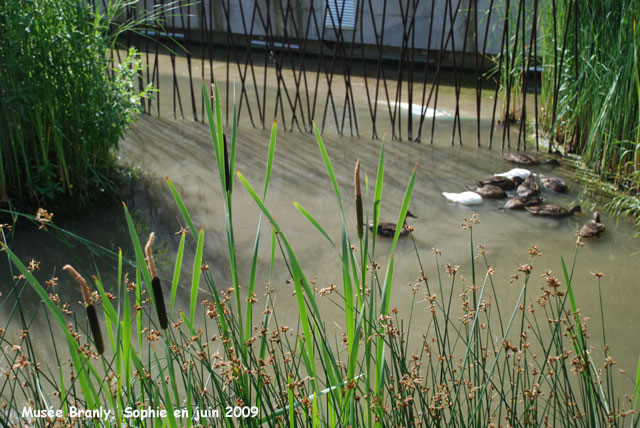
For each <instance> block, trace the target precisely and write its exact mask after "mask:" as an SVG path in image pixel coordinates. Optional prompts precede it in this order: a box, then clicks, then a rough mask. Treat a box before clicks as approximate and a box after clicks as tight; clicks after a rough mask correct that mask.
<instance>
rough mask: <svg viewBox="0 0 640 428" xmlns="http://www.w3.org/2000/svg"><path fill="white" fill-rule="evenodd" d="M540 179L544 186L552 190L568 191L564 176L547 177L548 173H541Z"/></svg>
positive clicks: (558, 191) (557, 191)
mask: <svg viewBox="0 0 640 428" xmlns="http://www.w3.org/2000/svg"><path fill="white" fill-rule="evenodd" d="M540 181H541V182H542V185H543V186H544V188H545V189H547V190H548V191H550V192H556V193H564V192H566V191H567V182H566V181H564V180H563V179H562V178H557V177H547V176H546V175H543V174H540Z"/></svg>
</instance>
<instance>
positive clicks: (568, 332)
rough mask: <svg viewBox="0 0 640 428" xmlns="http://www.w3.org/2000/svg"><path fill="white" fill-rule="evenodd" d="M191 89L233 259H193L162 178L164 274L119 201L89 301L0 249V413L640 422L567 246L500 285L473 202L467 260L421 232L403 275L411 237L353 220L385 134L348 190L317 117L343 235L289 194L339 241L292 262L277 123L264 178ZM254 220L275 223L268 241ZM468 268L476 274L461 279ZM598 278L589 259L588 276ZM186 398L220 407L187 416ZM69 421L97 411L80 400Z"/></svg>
mask: <svg viewBox="0 0 640 428" xmlns="http://www.w3.org/2000/svg"><path fill="white" fill-rule="evenodd" d="M203 90H204V92H205V95H206V96H205V99H206V100H207V101H206V107H207V113H208V122H209V124H210V130H211V140H212V149H213V153H214V156H215V158H214V161H215V163H216V165H217V172H218V177H219V184H218V185H219V186H220V187H221V189H222V190H223V191H222V192H221V193H222V201H214V203H222V204H223V205H224V209H225V214H226V215H225V223H224V224H221V225H219V226H218V227H219V228H221V229H224V230H225V232H226V233H225V235H226V241H227V249H228V252H227V257H228V259H227V260H228V264H226V263H225V264H224V265H222V264H221V263H220V260H205V257H204V247H205V245H206V240H205V237H206V236H207V232H205V230H204V228H201V227H198V225H196V224H195V223H194V221H193V219H192V218H191V216H190V214H189V211H188V207H186V206H185V205H184V204H183V202H182V200H181V198H180V195H179V193H178V191H177V190H176V187H175V186H174V184H173V182H172V181H171V180H170V179H167V185H168V191H169V192H171V193H172V195H173V196H174V198H175V201H176V204H177V206H178V209H179V211H180V212H181V214H182V221H183V224H184V227H185V228H184V230H183V231H182V232H181V233H180V235H179V245H178V250H177V255H176V259H175V264H174V271H173V275H172V276H171V280H170V281H162V282H161V281H160V279H158V277H157V274H156V272H155V270H156V269H155V266H154V262H153V261H152V260H153V254H154V245H153V240H152V239H150V241H148V242H147V245H144V242H141V241H140V239H139V237H138V233H137V231H136V228H135V225H134V222H133V221H132V218H131V216H130V214H129V211H128V209H127V207H124V218H125V220H124V221H126V224H127V227H128V228H129V231H130V235H131V241H132V246H133V249H134V256H133V257H132V258H133V260H130V261H129V260H125V259H124V258H123V255H122V253H118V255H117V257H118V263H117V264H116V269H117V275H116V277H117V278H118V280H117V283H116V284H113V285H111V286H108V287H107V285H105V284H103V282H102V280H101V279H100V278H101V276H100V275H99V273H98V272H94V270H93V269H92V268H87V270H86V272H88V274H91V273H94V274H95V275H96V276H95V277H94V278H93V280H91V279H90V277H89V275H84V276H85V279H86V280H88V281H89V283H90V285H88V284H86V285H84V284H82V280H80V281H79V283H80V284H81V285H80V287H81V289H83V290H84V292H83V296H80V292H79V293H78V299H80V298H81V299H82V300H84V302H85V303H86V307H87V308H93V309H89V310H87V311H85V310H84V308H82V309H79V310H73V309H74V306H73V305H72V306H66V304H65V302H62V301H59V300H58V299H57V298H56V288H55V287H56V286H55V285H54V282H51V281H49V282H45V281H39V280H38V279H36V276H35V272H34V269H35V268H34V266H33V264H26V265H25V264H23V263H22V262H21V261H20V260H19V259H18V258H17V257H16V256H15V255H14V253H13V252H12V251H11V249H9V248H5V249H4V252H2V253H0V255H2V256H3V259H5V260H6V262H5V261H4V260H3V263H7V264H8V266H9V269H8V270H9V278H10V281H11V286H12V287H13V289H12V290H11V293H8V294H9V295H7V296H4V297H3V298H4V299H5V300H4V303H3V304H4V305H5V307H10V308H11V312H12V313H13V323H14V324H12V325H11V326H10V327H4V328H3V331H2V333H1V334H0V344H1V345H2V346H0V349H1V351H0V352H2V359H1V362H2V370H4V371H6V373H7V376H6V377H3V378H2V379H1V380H0V397H2V402H0V422H3V423H5V424H6V423H8V422H10V421H12V420H14V421H15V420H17V419H18V416H19V415H20V414H21V413H22V411H23V406H25V405H26V404H25V403H29V404H28V406H27V407H28V408H31V409H32V410H33V411H37V410H39V409H49V408H51V409H53V411H54V412H55V410H58V409H59V410H60V416H59V417H60V420H59V422H60V423H61V424H62V423H65V422H71V421H72V420H71V419H70V418H71V416H70V414H71V412H72V411H73V408H80V409H99V408H101V407H102V409H104V410H105V411H109V412H110V413H109V416H112V417H113V418H114V419H113V420H109V423H108V425H114V426H123V425H124V424H127V425H129V426H170V427H178V426H310V427H311V426H313V427H316V426H370V427H378V426H379V427H382V426H385V427H386V426H388V427H399V426H406V427H408V426H472V425H473V426H491V425H492V424H493V425H494V426H499V425H507V424H508V425H510V426H538V425H540V424H545V425H546V426H601V425H608V424H610V425H613V424H615V425H616V426H622V425H624V426H630V427H635V426H638V425H640V424H639V423H638V418H637V415H635V414H634V413H629V411H630V410H632V409H637V408H638V402H637V398H638V386H640V380H639V381H637V382H636V385H635V390H634V391H628V397H629V399H628V400H627V398H626V397H623V396H620V395H618V394H619V393H618V390H617V389H616V387H615V380H616V378H618V374H617V370H616V368H615V367H614V365H613V359H612V355H610V354H609V352H610V351H609V350H608V349H607V346H606V334H603V343H595V342H592V341H591V340H590V339H589V332H590V331H591V330H592V329H597V330H598V331H600V330H602V331H603V332H606V331H607V330H606V329H607V326H606V325H605V324H604V321H602V323H600V322H593V321H592V324H588V319H587V318H585V316H584V314H581V313H579V311H578V308H577V306H576V305H577V302H576V301H575V298H574V295H573V292H572V289H573V287H574V286H575V285H576V284H574V283H573V282H572V277H573V267H572V266H573V265H572V263H571V262H569V263H566V264H565V263H564V261H563V267H564V270H563V272H559V273H558V274H555V275H554V274H552V273H551V272H548V271H544V269H542V268H540V267H538V266H537V265H536V259H537V256H538V255H539V251H538V249H537V248H535V247H532V248H530V249H529V257H528V259H527V260H523V263H522V265H520V266H519V267H518V268H517V270H515V269H514V272H513V274H514V275H513V276H512V277H511V281H512V282H511V284H509V283H507V284H505V283H503V282H508V280H503V279H500V278H504V276H499V275H495V272H494V270H493V268H491V265H490V261H489V260H488V259H487V257H486V251H485V249H484V248H483V247H482V246H478V245H476V244H477V243H476V242H474V235H473V232H474V229H477V228H478V227H482V225H481V224H479V223H478V219H477V217H475V216H474V217H472V218H470V219H465V220H464V221H463V223H462V230H461V231H460V233H461V234H466V235H467V239H468V241H469V255H470V266H464V267H460V266H454V265H451V264H446V265H443V263H444V261H443V260H441V257H442V256H441V255H440V254H439V251H437V250H434V251H433V254H432V255H429V256H428V257H433V258H435V266H437V268H436V269H434V270H432V271H428V270H427V269H426V268H425V265H423V260H424V258H425V255H424V254H422V253H420V251H418V249H417V248H416V250H415V265H414V266H415V273H416V281H415V282H414V283H412V284H410V286H409V287H407V288H406V289H405V290H397V287H398V284H397V281H395V280H394V264H395V262H394V259H395V257H396V251H395V250H396V247H397V245H411V244H412V242H411V238H407V239H408V241H407V240H405V241H404V242H403V243H402V244H399V233H400V229H397V231H396V234H395V236H394V237H393V238H392V241H391V244H390V246H389V247H388V248H389V250H388V252H387V253H386V254H381V252H380V251H379V248H381V247H382V246H380V245H379V243H378V239H379V238H378V237H377V235H376V234H375V233H373V234H369V233H367V231H366V225H367V223H368V222H369V221H372V222H373V224H374V229H376V228H377V225H378V221H379V213H380V206H381V201H382V198H383V185H384V169H385V151H384V145H383V146H382V149H381V152H380V157H379V163H378V169H377V174H376V176H375V177H373V178H374V179H375V190H374V192H373V194H368V193H367V192H364V193H362V192H360V190H359V187H360V186H359V184H360V183H359V182H360V178H359V177H358V170H357V169H356V173H355V177H356V178H355V180H354V188H355V192H354V190H353V189H348V191H346V193H344V191H345V189H340V188H339V186H338V184H337V180H336V177H335V174H334V171H333V168H332V166H331V160H330V158H329V156H328V154H327V151H326V149H325V146H324V143H323V141H322V138H321V137H320V135H319V133H318V132H316V139H317V144H318V149H319V155H320V156H322V158H323V160H324V163H325V165H326V170H327V175H328V180H327V186H329V187H330V188H331V189H333V191H334V193H335V197H336V202H335V204H336V207H337V209H336V215H337V216H340V220H339V221H338V222H337V224H338V227H339V228H340V229H341V237H340V239H339V240H334V239H332V238H331V236H332V235H333V234H332V233H330V232H329V231H327V230H325V229H324V228H323V227H322V226H321V225H320V224H319V223H318V222H317V221H316V219H315V218H314V216H313V213H310V212H308V211H307V210H305V209H304V207H302V206H300V205H298V204H296V209H297V210H298V211H299V213H300V214H301V215H303V216H305V217H306V218H307V219H308V220H309V222H310V225H311V226H312V233H319V234H321V235H322V236H324V237H325V238H326V244H325V247H324V248H319V249H318V251H326V252H331V253H333V254H335V260H336V263H335V269H336V270H338V271H340V272H341V273H342V280H341V281H340V283H338V284H337V285H336V286H335V287H331V286H330V287H328V288H324V289H319V290H318V289H316V287H315V285H316V283H315V281H314V280H311V279H310V278H309V277H307V275H306V274H305V270H304V266H305V260H302V259H300V258H299V255H298V254H297V253H296V251H295V247H296V242H294V241H291V240H290V239H289V237H288V236H287V235H286V234H285V233H284V232H283V229H282V228H281V227H280V225H281V221H284V219H278V218H275V217H274V216H273V215H272V213H271V211H270V209H269V206H267V205H266V203H265V200H266V195H267V193H268V192H269V184H270V178H271V172H272V165H273V159H274V156H275V154H276V152H277V150H276V126H275V124H274V126H273V128H272V132H271V137H270V145H269V149H268V155H267V167H266V171H265V179H264V183H262V184H261V185H260V187H259V188H258V187H257V185H256V183H249V181H248V180H247V179H246V178H245V177H244V176H243V175H242V173H241V172H239V171H236V169H235V153H236V141H237V139H236V128H235V125H234V126H233V129H232V131H231V133H230V134H229V135H228V139H227V141H228V144H226V143H225V137H224V135H223V131H222V127H221V126H218V125H219V124H221V123H222V120H221V114H220V105H219V104H218V102H217V101H218V100H220V97H219V94H217V93H216V94H215V100H216V104H215V105H214V106H211V105H209V101H208V100H209V95H210V94H207V93H206V92H207V91H206V88H203ZM234 122H235V121H234ZM354 163H355V162H354ZM235 177H237V179H236V178H235ZM414 180H415V171H413V173H411V174H407V182H408V185H407V188H406V192H405V194H404V198H403V202H402V204H401V206H400V207H398V222H397V223H399V224H402V221H403V219H404V218H405V216H406V213H407V209H408V206H409V203H410V200H411V196H412V192H413V186H414ZM363 181H366V178H363ZM365 189H368V186H366V185H365ZM239 192H241V193H244V192H247V193H248V194H249V195H250V197H251V198H252V200H253V201H254V202H255V203H256V205H257V206H258V207H259V208H260V212H261V214H260V216H259V218H256V219H255V220H256V238H255V241H254V251H253V257H252V258H251V259H250V260H237V259H236V250H235V245H236V243H235V240H234V230H235V227H234V223H233V218H234V216H233V201H234V195H237V194H238V193H239ZM354 193H355V199H356V207H358V206H360V204H362V205H361V208H357V210H356V212H344V211H343V209H342V203H343V202H344V201H345V200H346V199H345V198H352V197H354V196H353V195H354ZM292 210H293V207H292ZM351 216H355V218H357V230H350V229H349V228H348V227H347V221H346V220H345V219H346V218H350V217H351ZM243 227H244V225H243ZM264 228H267V229H268V230H269V231H270V232H271V233H270V234H267V236H269V237H270V239H268V240H267V242H263V241H264V236H265V235H264V234H262V233H261V230H262V229H264ZM261 238H262V239H261ZM187 246H192V248H193V264H192V266H193V269H192V270H191V271H187V269H186V268H185V267H184V266H185V265H186V261H185V257H186V256H187V254H190V253H189V252H188V251H187V250H186V248H187ZM414 248H415V243H414ZM258 254H267V255H269V256H270V265H269V271H268V272H267V274H266V277H259V275H258V271H257V264H258ZM280 256H281V257H282V261H280V260H281V259H280ZM379 260H388V262H385V263H384V264H383V263H379V262H377V261H379ZM240 264H242V266H243V267H244V266H245V264H247V265H248V266H250V269H249V270H248V272H249V274H248V275H247V276H246V277H244V276H241V275H240V274H239V266H240ZM76 267H78V266H76ZM78 268H79V267H78ZM218 269H220V270H228V271H230V272H231V275H230V277H231V282H230V284H225V285H224V286H221V284H216V283H215V282H214V279H213V275H212V271H213V270H218ZM462 269H464V270H465V272H470V275H466V276H467V278H466V279H464V278H462V275H461V272H462ZM243 271H244V269H243ZM281 272H285V273H286V276H287V277H288V278H289V279H290V284H291V288H293V289H294V290H295V299H296V304H297V313H298V314H299V321H298V322H297V324H296V325H285V324H283V323H282V321H281V320H280V319H279V316H278V314H279V312H280V311H281V310H282V308H279V307H278V306H277V305H276V304H275V303H274V299H273V298H272V296H273V293H274V292H275V293H278V292H279V290H276V289H275V287H272V286H271V285H270V282H271V280H272V279H273V278H274V277H275V276H277V275H278V274H279V273H281ZM81 273H82V270H81ZM541 274H542V277H541V276H540V275H541ZM63 275H64V276H65V278H71V277H70V276H68V274H67V272H60V274H59V276H60V278H59V279H58V281H59V282H62V277H63ZM598 280H599V278H598V276H597V275H596V277H595V278H594V282H597V281H598ZM265 282H266V284H267V285H262V284H264V283H265ZM241 284H242V287H241ZM503 286H511V287H514V286H515V287H518V288H519V290H520V293H519V296H518V298H517V301H516V302H515V303H514V304H513V305H510V306H509V307H506V306H505V305H504V303H501V301H500V300H499V299H498V298H497V296H498V294H497V293H496V290H498V289H499V288H500V287H503ZM403 287H406V286H405V285H404V284H403ZM25 288H32V289H33V290H35V291H36V292H37V293H38V295H39V298H40V299H41V303H40V305H39V309H38V311H36V312H40V313H39V314H32V315H28V316H27V315H25V314H26V313H27V311H26V310H25V309H26V308H25V306H26V303H25V302H21V301H20V299H15V296H17V295H20V294H21V292H22V290H23V289H25ZM179 288H186V289H187V292H188V293H189V296H190V300H189V306H188V308H185V309H184V311H182V312H180V311H178V310H177V307H176V296H177V294H178V293H179V291H178V290H179ZM289 291H290V290H289V289H287V290H285V292H287V293H288V292H289ZM392 291H393V292H392ZM398 292H404V293H406V298H408V299H411V301H412V305H411V308H412V309H411V311H410V313H403V314H399V313H397V312H396V311H395V310H394V303H393V299H395V298H396V297H393V298H392V296H397V293H398ZM11 294H13V296H12V295H11ZM326 301H328V302H326ZM327 303H328V304H334V305H336V306H338V307H339V308H340V313H341V314H342V316H343V318H342V319H334V317H330V316H327V314H326V313H325V312H324V311H323V309H322V308H323V306H324V305H325V304H327ZM92 314H93V315H92ZM36 315H38V316H40V317H46V318H45V319H46V324H45V325H46V326H48V328H49V329H50V331H51V332H52V335H51V336H52V337H62V338H63V340H58V341H55V340H52V343H51V344H50V346H51V347H52V348H53V349H54V352H53V354H51V355H49V356H48V357H46V359H45V358H44V357H42V355H41V351H39V348H41V347H42V346H43V344H42V343H35V342H34V341H32V338H31V335H30V333H29V330H30V329H32V328H33V326H34V325H35V324H34V321H33V319H32V318H31V317H32V316H33V317H35V316H36ZM165 316H166V321H165ZM602 320H604V318H602ZM598 321H600V320H598ZM336 324H337V325H338V328H339V332H338V333H336V330H335V328H334V325H336ZM594 324H597V325H594ZM98 331H99V332H100V333H98ZM53 332H55V333H53ZM100 343H102V345H100ZM102 348H104V352H103V353H99V351H101V350H102ZM599 354H601V355H602V356H601V357H596V355H599ZM67 358H69V361H67ZM5 402H6V406H5V405H4V404H5ZM143 408H144V409H145V410H147V411H148V410H153V411H156V412H158V413H162V411H163V410H164V411H166V414H163V416H161V417H160V418H157V419H153V418H150V419H145V418H143V417H142V416H141V415H140V412H139V411H140V410H142V409H143ZM135 410H138V413H137V414H136V413H135V412H134V411H135ZM200 410H205V411H214V410H218V411H219V412H220V413H219V414H217V416H216V414H213V413H210V414H208V415H207V414H205V415H202V417H200V416H201V414H200V413H199V411H200ZM228 412H229V414H230V417H226V414H227V413H228ZM103 414H104V413H103ZM33 415H34V413H33V412H32V414H31V416H33ZM56 417H58V416H56V415H55V414H54V415H53V418H56ZM96 423H97V424H99V423H100V422H99V421H96ZM77 424H78V425H79V426H90V425H93V421H92V420H90V419H86V418H79V419H78V420H77ZM36 425H38V426H45V425H46V421H45V419H41V418H38V419H37V420H36Z"/></svg>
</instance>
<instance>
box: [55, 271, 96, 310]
mask: <svg viewBox="0 0 640 428" xmlns="http://www.w3.org/2000/svg"><path fill="white" fill-rule="evenodd" d="M62 270H66V271H67V272H69V274H70V275H71V276H72V277H73V279H75V280H76V282H77V283H78V285H79V286H80V292H81V293H82V299H83V300H84V304H85V305H90V304H92V301H91V291H90V290H89V286H88V285H87V281H85V280H84V278H83V277H82V275H80V274H79V273H78V271H77V270H75V269H74V268H73V266H71V265H65V266H64V267H63V268H62Z"/></svg>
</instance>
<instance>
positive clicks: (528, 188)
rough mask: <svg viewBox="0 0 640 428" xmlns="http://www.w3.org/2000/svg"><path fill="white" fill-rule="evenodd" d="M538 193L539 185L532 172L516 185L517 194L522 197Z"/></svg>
mask: <svg viewBox="0 0 640 428" xmlns="http://www.w3.org/2000/svg"><path fill="white" fill-rule="evenodd" d="M538 193H540V187H539V186H538V183H537V182H536V179H535V177H534V176H533V174H531V175H530V176H529V177H527V179H526V180H524V181H523V182H522V184H521V185H519V186H518V195H520V196H522V197H525V198H528V197H530V196H535V195H537V194H538Z"/></svg>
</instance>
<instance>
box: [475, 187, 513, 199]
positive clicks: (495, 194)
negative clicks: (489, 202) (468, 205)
mask: <svg viewBox="0 0 640 428" xmlns="http://www.w3.org/2000/svg"><path fill="white" fill-rule="evenodd" d="M465 187H466V188H467V190H469V191H471V192H475V193H477V194H478V195H480V196H482V197H483V198H487V199H502V198H506V197H507V194H506V193H505V192H504V189H503V188H501V187H498V186H493V185H491V184H486V185H484V186H480V187H471V186H465Z"/></svg>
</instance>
